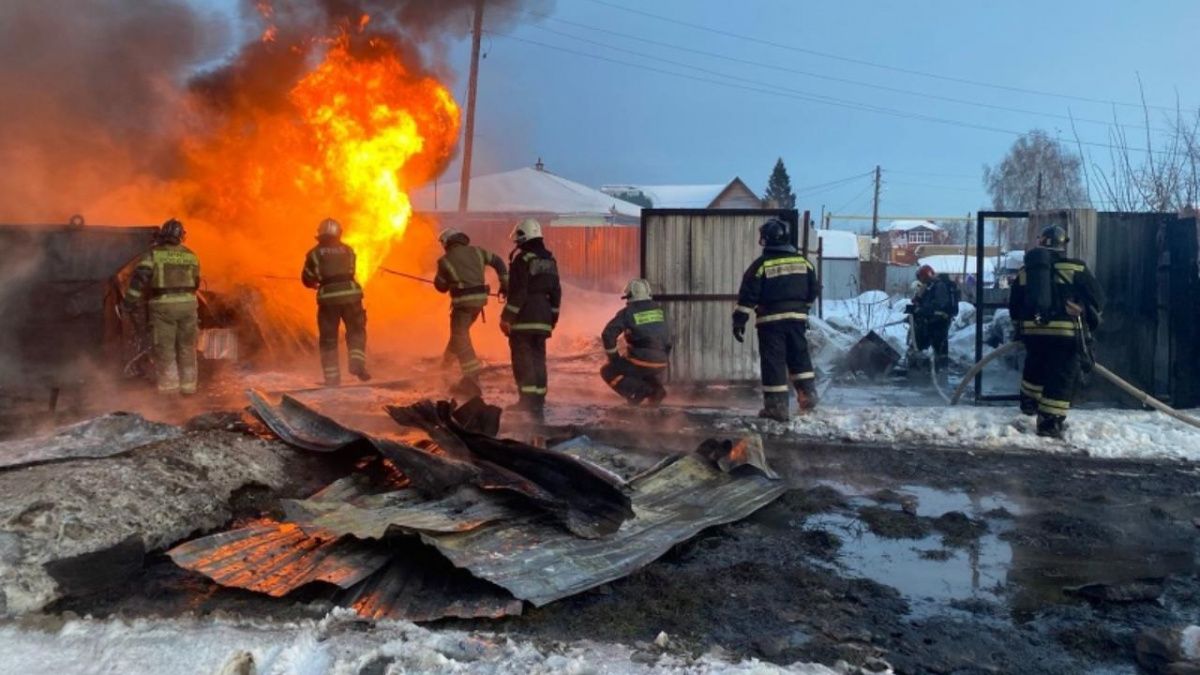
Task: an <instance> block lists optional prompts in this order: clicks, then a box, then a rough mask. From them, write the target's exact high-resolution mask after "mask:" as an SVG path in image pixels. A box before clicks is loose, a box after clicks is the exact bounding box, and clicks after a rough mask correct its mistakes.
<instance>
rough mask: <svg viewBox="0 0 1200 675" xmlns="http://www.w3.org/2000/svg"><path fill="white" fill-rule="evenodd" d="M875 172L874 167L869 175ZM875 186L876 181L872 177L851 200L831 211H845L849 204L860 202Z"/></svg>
mask: <svg viewBox="0 0 1200 675" xmlns="http://www.w3.org/2000/svg"><path fill="white" fill-rule="evenodd" d="M874 173H875V170H874V169H872V170H871V171H870V172H869V174H868V175H874ZM874 188H875V181H874V179H872V180H871V181H870V182H869V183H867V184H866V185H865V186H863V189H862V190H859V192H858V194H856V195H854V196H853V197H851V198H850V199H849V200H847V201H846V203H845V204H842V205H841V206H839V207H837V208H836V209H833V210H832V211H830V213H837V212H838V211H845V210H846V207H847V206H850V205H851V204H856V203H858V200H860V199H862V198H863V197H864V196H865V195H866V194H867V192H869V191H871V190H872V189H874Z"/></svg>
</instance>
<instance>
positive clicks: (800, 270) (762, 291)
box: [733, 245, 820, 326]
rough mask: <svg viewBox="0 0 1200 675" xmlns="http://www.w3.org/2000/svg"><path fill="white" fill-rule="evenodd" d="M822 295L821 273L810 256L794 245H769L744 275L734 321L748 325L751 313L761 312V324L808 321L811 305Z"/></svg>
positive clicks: (758, 321) (759, 324)
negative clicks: (818, 277)
mask: <svg viewBox="0 0 1200 675" xmlns="http://www.w3.org/2000/svg"><path fill="white" fill-rule="evenodd" d="M819 295H820V288H819V286H818V284H817V274H816V271H815V270H814V269H813V266H812V264H811V263H810V262H808V259H807V258H805V257H804V256H802V255H800V253H799V252H798V251H797V250H796V249H795V247H793V246H790V245H786V246H769V247H767V248H764V249H763V254H762V255H761V256H759V257H758V259H757V260H755V261H754V262H753V263H751V264H750V267H749V268H748V269H747V270H746V273H745V274H744V275H743V276H742V286H741V289H740V290H739V291H738V302H737V307H735V308H734V310H733V323H734V325H735V326H744V325H745V324H746V322H747V321H749V320H750V312H754V313H755V314H756V315H757V318H756V320H755V325H758V326H761V325H763V324H765V323H773V322H775V321H807V320H808V308H809V306H810V305H811V304H812V303H813V301H814V300H816V299H817V297H818V296H819Z"/></svg>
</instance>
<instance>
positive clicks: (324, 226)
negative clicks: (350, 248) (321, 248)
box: [317, 218, 342, 239]
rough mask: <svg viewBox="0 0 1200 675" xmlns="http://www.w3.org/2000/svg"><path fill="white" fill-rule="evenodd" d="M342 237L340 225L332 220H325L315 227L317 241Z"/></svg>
mask: <svg viewBox="0 0 1200 675" xmlns="http://www.w3.org/2000/svg"><path fill="white" fill-rule="evenodd" d="M341 236H342V224H341V223H339V222H338V221H336V220H334V219H333V218H326V219H325V220H322V221H321V224H320V225H318V226H317V239H324V238H326V237H333V238H335V239H336V238H338V237H341Z"/></svg>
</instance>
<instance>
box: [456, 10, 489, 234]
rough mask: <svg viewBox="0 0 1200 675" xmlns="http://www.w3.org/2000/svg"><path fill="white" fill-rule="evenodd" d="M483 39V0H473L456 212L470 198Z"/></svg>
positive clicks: (465, 209) (460, 211) (463, 209)
mask: <svg viewBox="0 0 1200 675" xmlns="http://www.w3.org/2000/svg"><path fill="white" fill-rule="evenodd" d="M482 39H483V0H475V26H474V30H473V31H472V34H471V76H470V79H469V80H468V82H467V128H466V130H465V131H464V132H463V134H464V135H463V161H462V177H461V178H460V179H459V181H458V212H459V213H466V212H467V202H468V201H469V200H470V198H471V150H472V145H473V144H474V141H475V90H476V88H477V85H478V84H479V43H480V42H482Z"/></svg>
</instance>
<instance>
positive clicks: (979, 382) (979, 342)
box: [964, 213, 983, 405]
mask: <svg viewBox="0 0 1200 675" xmlns="http://www.w3.org/2000/svg"><path fill="white" fill-rule="evenodd" d="M982 250H983V213H979V214H978V215H977V216H976V220H975V363H979V362H980V361H981V360H983V256H981V255H979V252H980V251H982ZM964 281H965V279H964ZM982 396H983V371H982V370H981V371H979V372H978V373H975V403H976V404H977V405H978V403H979V399H980V398H981V397H982Z"/></svg>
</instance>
